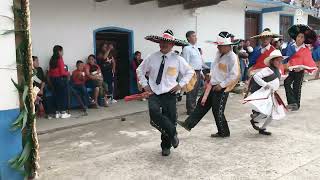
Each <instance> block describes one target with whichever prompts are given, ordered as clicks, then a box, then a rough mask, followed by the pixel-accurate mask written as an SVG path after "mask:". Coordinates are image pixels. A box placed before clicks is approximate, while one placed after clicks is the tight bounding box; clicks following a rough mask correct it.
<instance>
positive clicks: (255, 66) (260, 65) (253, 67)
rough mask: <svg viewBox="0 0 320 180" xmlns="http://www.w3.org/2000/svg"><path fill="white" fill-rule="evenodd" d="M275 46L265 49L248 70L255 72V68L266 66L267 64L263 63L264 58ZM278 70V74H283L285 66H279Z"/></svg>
mask: <svg viewBox="0 0 320 180" xmlns="http://www.w3.org/2000/svg"><path fill="white" fill-rule="evenodd" d="M275 49H276V48H275V47H273V46H271V47H270V49H269V50H267V51H265V52H264V53H263V54H261V55H260V56H259V58H258V59H257V61H256V64H255V65H253V66H252V68H251V69H250V71H251V72H252V73H254V72H257V70H259V69H262V68H265V67H267V65H266V64H265V63H264V60H265V59H266V58H267V57H269V56H270V54H271V53H272V51H274V50H275ZM279 70H280V74H281V75H284V74H285V68H284V66H283V65H281V66H280V68H279Z"/></svg>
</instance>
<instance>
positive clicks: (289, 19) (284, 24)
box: [280, 15, 293, 42]
mask: <svg viewBox="0 0 320 180" xmlns="http://www.w3.org/2000/svg"><path fill="white" fill-rule="evenodd" d="M292 25H293V16H291V15H280V34H281V35H283V40H284V41H285V42H290V40H291V38H290V36H289V34H288V29H289V28H290V27H291V26H292Z"/></svg>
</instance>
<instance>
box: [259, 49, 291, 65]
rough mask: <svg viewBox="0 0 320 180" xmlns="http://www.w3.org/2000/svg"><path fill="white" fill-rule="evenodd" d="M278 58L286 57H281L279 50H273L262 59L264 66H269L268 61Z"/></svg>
mask: <svg viewBox="0 0 320 180" xmlns="http://www.w3.org/2000/svg"><path fill="white" fill-rule="evenodd" d="M278 57H283V59H285V58H286V57H284V56H282V53H281V51H280V50H277V49H276V50H274V51H272V52H271V53H270V55H269V56H268V57H267V58H265V59H264V64H265V65H266V66H270V61H271V60H272V59H274V58H278Z"/></svg>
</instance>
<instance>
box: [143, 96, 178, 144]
mask: <svg viewBox="0 0 320 180" xmlns="http://www.w3.org/2000/svg"><path fill="white" fill-rule="evenodd" d="M176 103H177V99H176V95H175V94H171V93H166V94H162V95H155V94H153V95H151V96H150V97H149V104H148V105H149V115H150V124H151V125H152V126H153V127H155V128H156V129H158V130H159V131H160V132H161V141H162V142H161V148H162V149H170V148H171V139H172V138H173V137H174V136H175V135H176V133H177V131H176V125H177V106H176Z"/></svg>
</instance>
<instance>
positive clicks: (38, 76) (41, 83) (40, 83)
mask: <svg viewBox="0 0 320 180" xmlns="http://www.w3.org/2000/svg"><path fill="white" fill-rule="evenodd" d="M32 59H33V70H34V72H35V76H34V77H33V87H37V88H38V89H39V92H38V94H37V99H36V103H35V108H36V112H37V113H38V115H40V116H42V115H44V114H43V113H44V106H43V104H42V101H43V100H44V98H43V97H44V87H45V85H46V83H45V76H44V72H43V69H42V68H41V67H40V66H39V58H38V57H37V56H32Z"/></svg>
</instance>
